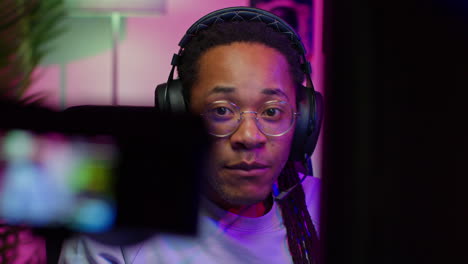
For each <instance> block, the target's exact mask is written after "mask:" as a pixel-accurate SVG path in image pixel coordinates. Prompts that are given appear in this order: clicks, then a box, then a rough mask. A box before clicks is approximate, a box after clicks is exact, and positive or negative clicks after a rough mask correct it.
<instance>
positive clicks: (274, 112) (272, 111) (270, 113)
mask: <svg viewBox="0 0 468 264" xmlns="http://www.w3.org/2000/svg"><path fill="white" fill-rule="evenodd" d="M279 115H281V110H280V109H278V108H268V109H266V110H265V111H263V116H266V117H278V116H279Z"/></svg>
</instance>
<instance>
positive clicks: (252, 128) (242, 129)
mask: <svg viewBox="0 0 468 264" xmlns="http://www.w3.org/2000/svg"><path fill="white" fill-rule="evenodd" d="M256 117H257V116H256V113H255V112H244V114H243V115H242V117H241V120H240V124H239V127H238V128H237V130H236V131H235V132H234V133H233V134H232V135H231V137H230V141H231V144H232V145H233V147H234V148H243V149H255V148H259V147H262V146H263V145H265V143H266V141H267V137H266V135H265V134H263V132H262V131H260V129H259V128H258V126H257V119H256Z"/></svg>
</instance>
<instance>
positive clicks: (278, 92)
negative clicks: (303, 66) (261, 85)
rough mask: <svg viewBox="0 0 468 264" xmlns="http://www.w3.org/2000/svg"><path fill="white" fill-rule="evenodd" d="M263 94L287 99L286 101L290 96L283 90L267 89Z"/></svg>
mask: <svg viewBox="0 0 468 264" xmlns="http://www.w3.org/2000/svg"><path fill="white" fill-rule="evenodd" d="M262 94H266V95H279V96H283V97H285V98H286V99H289V98H288V95H287V94H286V93H285V92H283V91H282V90H281V89H273V88H265V89H263V90H262Z"/></svg>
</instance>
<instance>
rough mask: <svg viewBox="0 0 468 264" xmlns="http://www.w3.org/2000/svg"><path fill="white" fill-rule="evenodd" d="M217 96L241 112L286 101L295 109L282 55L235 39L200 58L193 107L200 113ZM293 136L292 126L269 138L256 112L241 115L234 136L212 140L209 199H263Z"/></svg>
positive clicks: (227, 202)
mask: <svg viewBox="0 0 468 264" xmlns="http://www.w3.org/2000/svg"><path fill="white" fill-rule="evenodd" d="M219 100H225V101H229V102H232V103H234V104H236V105H237V106H238V107H239V108H240V110H241V111H257V109H258V108H259V107H260V106H262V105H263V104H264V103H265V102H268V101H272V100H279V101H286V102H288V103H289V104H290V105H291V106H292V107H293V109H296V103H295V102H296V92H295V87H294V84H293V80H292V78H291V74H290V71H289V65H288V63H287V60H286V58H285V57H284V56H283V55H282V54H281V53H280V52H279V51H277V50H275V49H273V48H270V47H267V46H265V45H263V44H258V43H240V42H235V43H232V44H229V45H222V46H216V47H214V48H212V49H210V50H208V51H207V52H206V53H205V54H203V56H202V57H201V58H200V61H199V74H198V80H197V82H196V83H195V84H194V86H193V87H192V91H191V109H192V111H194V112H195V113H202V112H203V111H204V109H205V108H206V107H207V105H209V104H210V103H212V102H215V101H219ZM293 134H294V127H293V128H291V130H289V131H288V132H287V133H286V134H284V135H282V136H276V137H275V136H267V135H265V134H263V133H262V132H261V131H260V130H259V128H258V127H257V125H256V122H255V116H254V115H252V114H247V115H245V116H244V118H243V120H242V122H241V123H240V125H239V127H238V129H237V130H236V131H235V132H234V133H233V134H231V135H229V136H226V137H222V138H215V141H214V149H213V153H212V157H211V160H210V166H211V167H212V169H213V173H212V174H210V175H209V176H208V186H207V194H208V196H209V198H210V199H212V200H213V201H215V202H218V203H222V204H225V205H228V206H239V205H251V204H255V203H258V202H261V201H263V200H265V199H266V198H267V196H268V195H269V194H270V192H271V188H272V184H273V183H274V182H275V181H276V179H277V178H278V176H279V174H280V172H281V170H282V169H283V167H284V165H285V163H286V161H287V159H288V156H289V150H290V147H291V142H292V138H293Z"/></svg>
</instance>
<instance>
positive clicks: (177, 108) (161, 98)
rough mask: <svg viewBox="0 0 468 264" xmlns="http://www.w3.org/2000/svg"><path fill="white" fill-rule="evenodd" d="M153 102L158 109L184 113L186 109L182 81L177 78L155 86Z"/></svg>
mask: <svg viewBox="0 0 468 264" xmlns="http://www.w3.org/2000/svg"><path fill="white" fill-rule="evenodd" d="M154 103H155V106H156V108H157V109H158V110H159V111H167V112H171V113H184V112H187V111H188V108H187V100H186V99H185V96H184V92H183V87H182V82H181V81H180V80H179V79H176V80H172V81H171V82H169V83H162V84H159V85H158V86H156V91H155V98H154Z"/></svg>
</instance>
